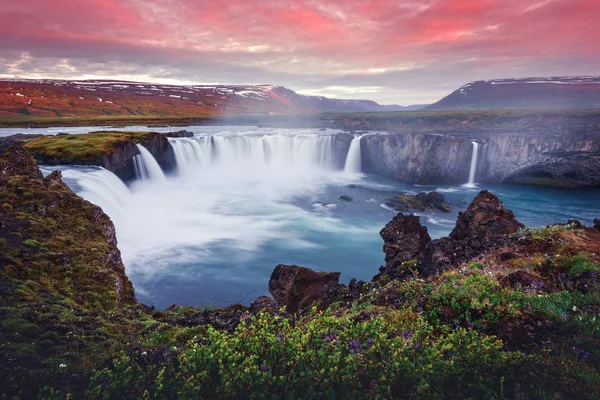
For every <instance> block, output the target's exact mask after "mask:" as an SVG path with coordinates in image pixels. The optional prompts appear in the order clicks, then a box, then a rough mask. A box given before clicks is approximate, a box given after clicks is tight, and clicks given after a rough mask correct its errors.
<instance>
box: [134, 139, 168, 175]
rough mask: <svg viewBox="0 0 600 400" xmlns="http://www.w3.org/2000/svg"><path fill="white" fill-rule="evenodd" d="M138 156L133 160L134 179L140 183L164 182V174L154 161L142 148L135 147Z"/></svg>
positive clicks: (139, 146) (139, 145)
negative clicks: (147, 181) (140, 181)
mask: <svg viewBox="0 0 600 400" xmlns="http://www.w3.org/2000/svg"><path fill="white" fill-rule="evenodd" d="M136 146H137V148H138V151H139V152H140V154H138V155H136V156H135V157H134V159H133V165H134V168H135V174H136V177H137V178H138V179H140V180H142V181H145V180H151V181H165V180H166V178H165V174H164V172H163V171H162V168H161V167H160V165H158V162H156V159H155V158H154V156H153V155H152V153H150V152H149V151H148V150H146V148H145V147H144V146H142V145H141V144H137V145H136Z"/></svg>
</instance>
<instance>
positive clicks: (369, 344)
mask: <svg viewBox="0 0 600 400" xmlns="http://www.w3.org/2000/svg"><path fill="white" fill-rule="evenodd" d="M374 344H375V341H374V340H373V339H371V338H368V339H367V343H366V345H365V347H366V348H367V349H368V348H369V347H371V346H373V345H374Z"/></svg>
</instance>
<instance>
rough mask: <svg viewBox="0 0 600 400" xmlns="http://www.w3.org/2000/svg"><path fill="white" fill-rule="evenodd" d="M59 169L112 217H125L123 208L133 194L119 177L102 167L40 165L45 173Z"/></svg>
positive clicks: (74, 187)
mask: <svg viewBox="0 0 600 400" xmlns="http://www.w3.org/2000/svg"><path fill="white" fill-rule="evenodd" d="M58 169H60V170H61V173H62V179H63V181H65V183H67V185H69V186H70V187H71V188H72V189H73V190H74V191H75V192H77V194H79V195H80V196H81V197H83V198H84V199H86V200H88V201H90V202H91V203H93V204H96V205H98V206H100V207H101V208H102V209H103V210H104V211H105V212H106V213H107V214H109V215H110V216H111V218H113V219H115V218H119V219H120V220H122V219H123V215H122V214H121V209H122V208H123V207H124V206H125V205H127V204H128V203H129V201H130V200H131V196H132V194H131V191H130V190H129V188H128V187H127V186H126V185H125V184H124V183H123V181H122V180H121V179H119V177H117V176H116V175H115V174H113V173H112V172H110V171H108V170H106V169H104V168H102V167H76V166H59V167H49V166H42V167H40V170H41V171H42V173H43V174H44V175H48V174H50V173H51V172H52V171H55V170H58ZM115 222H117V221H115Z"/></svg>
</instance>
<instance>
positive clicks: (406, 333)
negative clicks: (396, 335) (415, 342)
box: [402, 329, 413, 340]
mask: <svg viewBox="0 0 600 400" xmlns="http://www.w3.org/2000/svg"><path fill="white" fill-rule="evenodd" d="M412 335H413V331H412V330H410V329H409V330H407V331H404V332H402V337H403V338H404V340H409V339H410V338H411V337H412Z"/></svg>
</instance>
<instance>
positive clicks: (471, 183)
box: [465, 141, 479, 187]
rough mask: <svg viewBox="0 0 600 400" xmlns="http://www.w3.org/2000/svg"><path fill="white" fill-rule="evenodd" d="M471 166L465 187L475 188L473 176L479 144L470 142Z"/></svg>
mask: <svg viewBox="0 0 600 400" xmlns="http://www.w3.org/2000/svg"><path fill="white" fill-rule="evenodd" d="M471 144H472V145H473V146H472V149H473V150H472V153H471V166H470V168H469V181H468V182H467V184H466V185H465V186H467V187H475V186H476V185H475V174H476V173H477V157H478V156H479V143H477V142H476V141H472V142H471Z"/></svg>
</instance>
